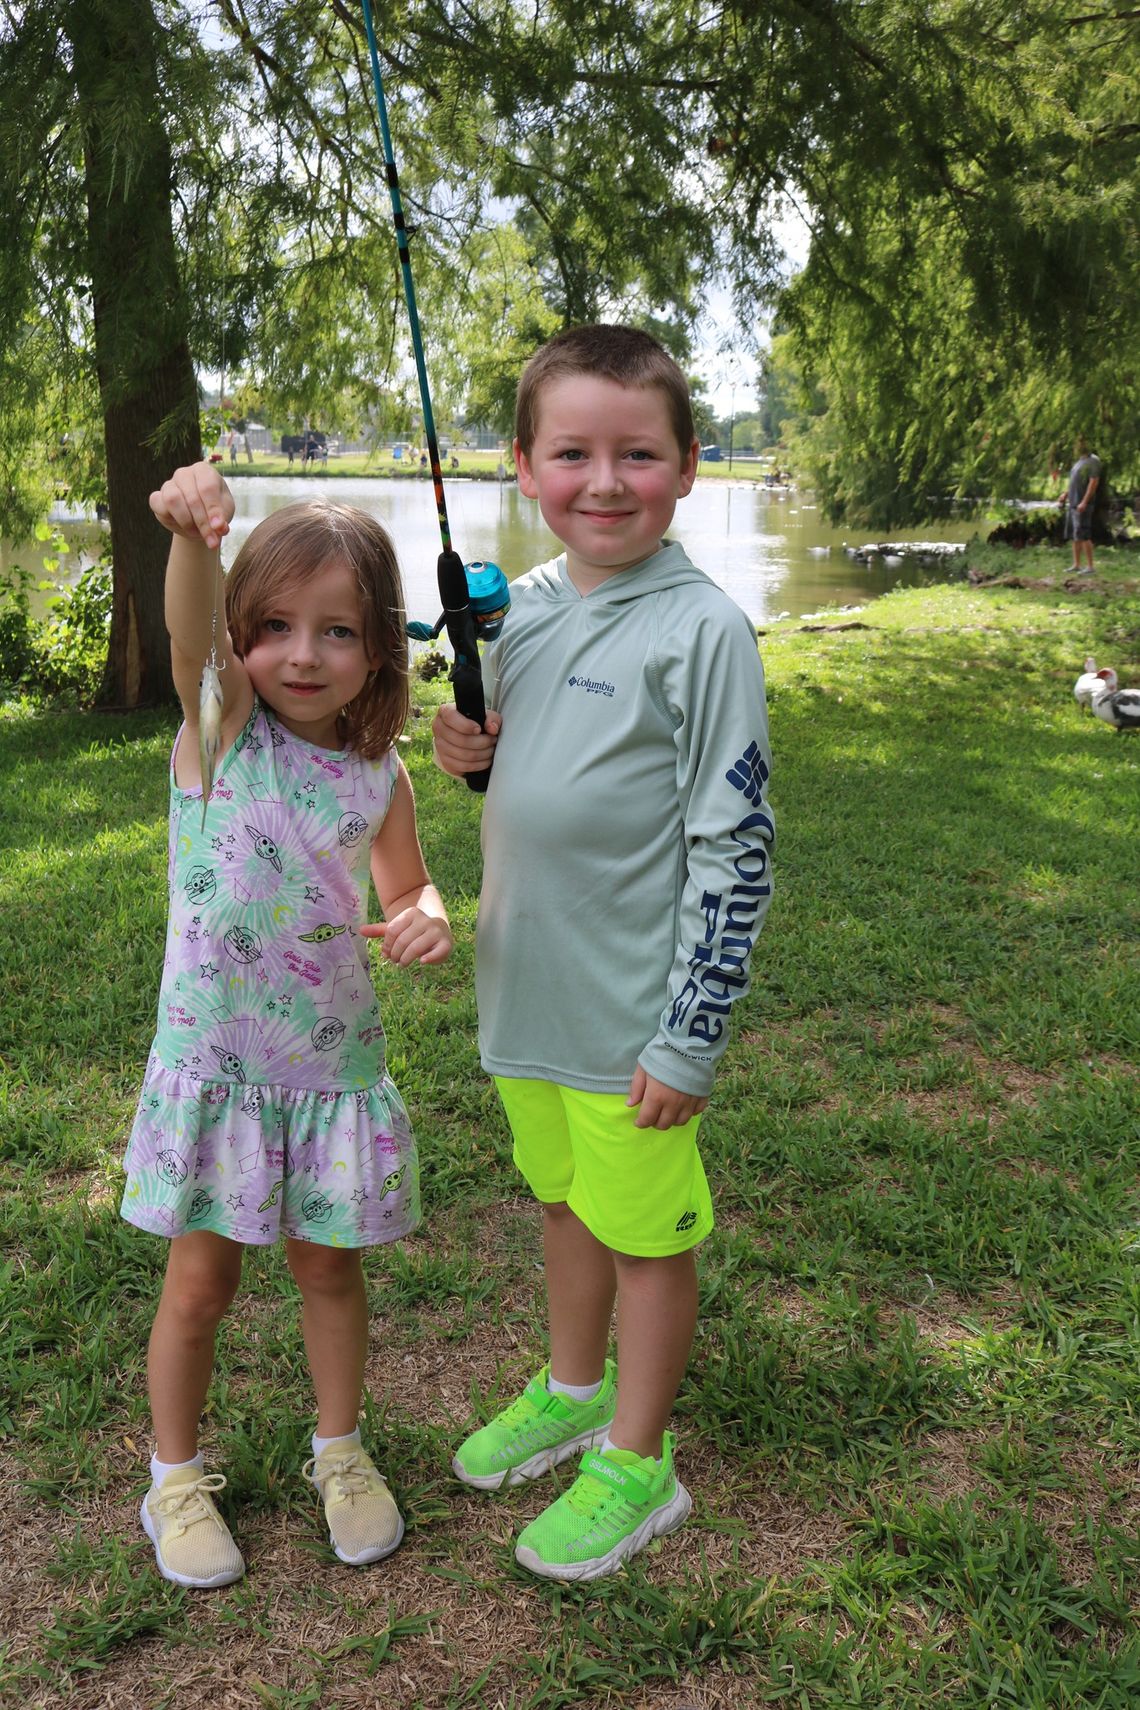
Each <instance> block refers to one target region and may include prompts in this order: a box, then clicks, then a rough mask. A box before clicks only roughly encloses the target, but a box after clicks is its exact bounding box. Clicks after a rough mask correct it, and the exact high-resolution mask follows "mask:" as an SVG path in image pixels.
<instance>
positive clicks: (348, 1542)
mask: <svg viewBox="0 0 1140 1710" xmlns="http://www.w3.org/2000/svg"><path fill="white" fill-rule="evenodd" d="M302 1472H303V1474H304V1476H305V1478H307V1479H311V1480H312V1482H313V1484H315V1485H316V1487H317V1489H318V1490H319V1491H320V1493H321V1497H322V1500H323V1501H324V1505H325V1519H326V1520H327V1521H328V1527H329V1542H330V1543H331V1544H332V1547H333V1549H334V1550H335V1551H336V1553H337V1556H338V1558H339V1559H340V1560H341V1561H342V1562H347V1563H348V1564H349V1566H350V1567H361V1566H363V1564H364V1563H365V1562H378V1561H380V1560H381V1559H382V1558H383V1557H384V1556H390V1555H391V1554H392V1551H393V1550H394V1549H396V1547H397V1546H398V1544H399V1542H400V1539H401V1538H402V1537H403V1536H404V1520H403V1516H402V1515H401V1513H400V1510H399V1509H398V1508H397V1507H396V1503H395V1500H394V1498H393V1496H392V1492H391V1491H390V1490H389V1489H388V1486H387V1485H386V1484H385V1482H384V1480H383V1479H382V1478H381V1476H380V1474H379V1473H378V1472H377V1470H376V1468H375V1466H374V1465H373V1462H372V1458H371V1456H370V1455H367V1454H366V1453H365V1451H364V1450H363V1449H362V1448H361V1447H360V1444H359V1443H357V1442H354V1441H353V1439H352V1438H351V1437H338V1438H337V1439H336V1441H335V1442H333V1443H330V1444H329V1445H328V1446H327V1448H325V1449H323V1450H322V1451H321V1453H320V1454H319V1455H317V1456H316V1457H315V1458H314V1459H313V1460H311V1461H306V1462H305V1465H304V1467H303V1468H302Z"/></svg>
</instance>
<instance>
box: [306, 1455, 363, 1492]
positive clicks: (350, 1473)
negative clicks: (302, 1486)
mask: <svg viewBox="0 0 1140 1710" xmlns="http://www.w3.org/2000/svg"><path fill="white" fill-rule="evenodd" d="M362 1462H363V1463H364V1464H361V1463H362ZM302 1471H303V1473H304V1475H305V1477H306V1478H313V1479H315V1481H316V1483H317V1485H318V1486H319V1487H320V1492H321V1495H322V1496H324V1494H325V1485H326V1484H327V1483H328V1481H329V1480H330V1479H335V1480H336V1494H337V1496H338V1497H341V1498H347V1500H348V1501H349V1502H351V1501H352V1499H353V1497H355V1496H364V1495H366V1493H367V1491H368V1489H369V1487H370V1484H371V1481H372V1479H374V1478H379V1476H380V1475H379V1474H378V1473H377V1472H376V1470H375V1468H374V1467H373V1466H372V1465H371V1464H370V1463H369V1462H368V1461H367V1459H366V1457H365V1456H364V1454H363V1452H362V1451H361V1450H360V1449H353V1450H351V1451H350V1453H348V1454H347V1455H338V1456H337V1457H336V1459H335V1460H334V1461H333V1462H332V1464H331V1466H326V1467H324V1468H322V1469H318V1468H317V1462H316V1459H315V1458H314V1459H313V1460H311V1461H308V1462H306V1464H305V1466H304V1467H303V1468H302Z"/></svg>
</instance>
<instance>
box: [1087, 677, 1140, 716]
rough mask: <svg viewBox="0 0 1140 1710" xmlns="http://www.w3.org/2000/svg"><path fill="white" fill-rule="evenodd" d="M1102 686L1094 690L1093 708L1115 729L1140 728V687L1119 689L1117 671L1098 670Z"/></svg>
mask: <svg viewBox="0 0 1140 1710" xmlns="http://www.w3.org/2000/svg"><path fill="white" fill-rule="evenodd" d="M1097 676H1098V677H1100V678H1101V679H1102V683H1101V687H1100V688H1099V689H1097V690H1095V691H1094V693H1093V700H1092V710H1093V712H1094V713H1095V714H1096V716H1097V718H1102V719H1103V720H1104V722H1105V724H1111V725H1112V727H1113V729H1114V730H1140V689H1118V688H1117V686H1116V672H1115V671H1098V672H1097Z"/></svg>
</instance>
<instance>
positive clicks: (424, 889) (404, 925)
mask: <svg viewBox="0 0 1140 1710" xmlns="http://www.w3.org/2000/svg"><path fill="white" fill-rule="evenodd" d="M372 882H373V884H374V885H375V886H376V895H377V896H378V897H379V899H380V907H381V908H382V909H383V910H384V916H385V918H384V920H383V921H380V922H378V923H376V924H375V925H373V926H362V927H361V929H360V930H361V933H362V935H363V936H364V937H365V938H379V939H382V940H383V951H384V955H385V956H386V957H387V958H388V960H389V961H390V962H395V964H396V966H397V967H399V968H409V967H411V965H412V963H413V962H428V963H431V962H444V961H446V960H447V958H448V956H450V955H451V944H452V940H451V927H450V926H449V925H448V921H447V910H446V909H445V908H444V906H443V903H442V902H441V900H440V896H439V892H438V891H437V890H436V888H435V886H434V885H433V884H432V882H431V879H430V878H429V877H428V870H427V868H426V867H425V866H424V858H423V855H422V853H421V851H420V841H419V837H418V836H417V834H416V804H415V801H414V799H413V796H412V786H411V782H410V780H409V778H408V774H407V772H406V771H405V770H404V767H403V763H402V762H401V763H400V766H399V771H398V772H397V774H396V788H395V790H394V791H393V793H392V802H391V806H390V807H389V809H388V812H387V814H386V815H385V817H384V823H383V825H382V826H381V827H380V830H379V831H378V832H377V834H376V838H375V841H374V842H373V845H372Z"/></svg>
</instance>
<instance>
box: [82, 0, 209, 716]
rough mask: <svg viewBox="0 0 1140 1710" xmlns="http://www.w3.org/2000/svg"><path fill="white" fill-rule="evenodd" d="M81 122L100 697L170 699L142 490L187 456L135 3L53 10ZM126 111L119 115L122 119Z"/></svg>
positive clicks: (164, 167) (176, 301) (172, 266)
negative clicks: (100, 481)
mask: <svg viewBox="0 0 1140 1710" xmlns="http://www.w3.org/2000/svg"><path fill="white" fill-rule="evenodd" d="M66 16H67V23H66V28H67V33H68V36H69V39H70V41H71V44H72V48H73V50H74V55H75V85H76V91H77V94H78V99H79V111H80V116H81V123H82V127H83V141H84V157H85V178H86V195H87V235H88V268H89V272H90V277H91V290H92V307H93V317H94V325H95V362H96V368H97V372H98V378H99V392H100V397H101V399H102V405H103V427H104V435H105V440H106V454H107V502H108V504H109V506H110V512H111V553H112V558H113V563H114V601H113V606H112V613H111V639H110V648H109V652H108V657H107V667H106V671H105V673H104V677H103V682H102V685H101V687H100V691H99V695H98V704H99V705H100V706H105V707H107V706H110V707H141V706H153V705H154V704H156V703H158V702H162V701H169V700H172V699H173V698H174V684H173V680H172V677H171V671H170V645H169V642H168V640H167V635H166V626H165V622H164V620H163V581H164V577H165V571H166V555H167V550H168V546H169V537H168V535H167V534H166V532H165V530H163V529H162V528H161V527H160V526H159V524H158V523H156V522H155V520H154V518H153V516H152V515H151V512H150V507H149V505H148V503H147V499H148V496H149V494H150V493H151V491H152V490H153V489H154V488H155V487H156V486H158V485H159V484H160V483H161V482H162V481H164V480H165V479H166V478H167V476H168V475H170V473H171V472H172V471H173V470H174V469H175V468H177V467H178V465H179V464H182V463H192V462H195V461H196V460H197V459H198V458H199V457H200V456H201V449H202V448H201V429H200V425H199V414H198V387H197V382H196V380H195V376H194V368H193V364H192V362H191V359H190V345H189V339H188V334H187V325H188V320H187V312H186V298H185V292H184V288H183V283H182V278H181V272H180V268H179V261H178V252H177V249H176V247H175V242H174V227H173V221H172V217H171V193H172V187H173V172H172V163H171V154H170V146H169V143H168V141H167V137H166V134H165V132H164V130H163V128H162V122H161V115H162V110H163V107H162V94H161V89H160V83H159V76H158V66H157V57H156V45H157V41H158V35H159V32H158V27H157V24H156V21H155V16H154V12H153V10H152V8H151V5H150V4H149V0H75V3H73V4H71V5H69V6H68V7H67V13H66ZM125 111H129V112H130V113H131V115H132V123H131V125H130V127H129V129H128V128H127V127H125V126H124V124H123V114H124V112H125Z"/></svg>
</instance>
